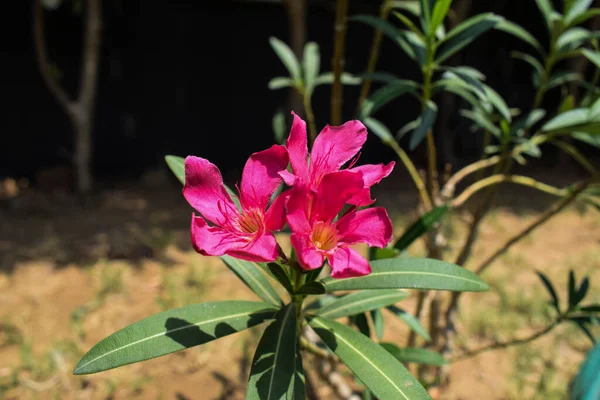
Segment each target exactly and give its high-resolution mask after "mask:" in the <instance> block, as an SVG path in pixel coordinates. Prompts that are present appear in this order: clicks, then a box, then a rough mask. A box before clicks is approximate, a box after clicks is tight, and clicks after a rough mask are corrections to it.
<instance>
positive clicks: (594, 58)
mask: <svg viewBox="0 0 600 400" xmlns="http://www.w3.org/2000/svg"><path fill="white" fill-rule="evenodd" d="M581 53H582V54H583V55H584V56H585V57H586V58H587V59H588V60H590V61H591V62H593V63H594V65H596V68H600V53H599V52H597V51H592V50H589V49H582V50H581Z"/></svg>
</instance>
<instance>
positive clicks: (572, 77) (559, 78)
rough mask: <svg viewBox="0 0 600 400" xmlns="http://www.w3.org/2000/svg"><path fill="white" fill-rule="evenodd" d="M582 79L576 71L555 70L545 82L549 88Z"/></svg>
mask: <svg viewBox="0 0 600 400" xmlns="http://www.w3.org/2000/svg"><path fill="white" fill-rule="evenodd" d="M582 79H583V76H582V75H581V74H579V73H576V72H557V73H556V74H554V75H552V77H551V78H550V80H549V81H548V83H547V84H546V89H547V90H550V89H553V88H555V87H558V86H560V85H564V84H566V83H571V82H579V81H581V80H582Z"/></svg>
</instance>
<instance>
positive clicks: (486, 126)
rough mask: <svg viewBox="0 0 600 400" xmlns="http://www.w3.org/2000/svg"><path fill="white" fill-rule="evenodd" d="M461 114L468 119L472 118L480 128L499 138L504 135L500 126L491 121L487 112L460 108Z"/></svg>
mask: <svg viewBox="0 0 600 400" xmlns="http://www.w3.org/2000/svg"><path fill="white" fill-rule="evenodd" d="M459 114H460V115H461V116H463V117H465V118H467V119H470V120H471V121H473V122H474V123H475V125H477V126H478V127H479V128H481V129H483V130H485V131H488V132H490V133H492V134H493V135H494V136H496V137H497V138H500V137H501V136H502V131H501V130H500V128H499V127H497V126H496V125H494V123H493V122H492V121H490V119H489V118H488V116H487V115H486V114H485V113H482V112H478V111H477V110H473V111H470V110H460V111H459Z"/></svg>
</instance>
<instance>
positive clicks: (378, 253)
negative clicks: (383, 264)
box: [369, 247, 400, 261]
mask: <svg viewBox="0 0 600 400" xmlns="http://www.w3.org/2000/svg"><path fill="white" fill-rule="evenodd" d="M369 251H370V252H371V253H370V254H371V256H370V257H369V260H371V261H375V260H383V259H385V258H394V257H396V256H397V255H398V254H400V251H399V250H397V249H395V248H393V247H384V248H382V249H380V248H379V247H371V248H369Z"/></svg>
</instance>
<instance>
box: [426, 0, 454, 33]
mask: <svg viewBox="0 0 600 400" xmlns="http://www.w3.org/2000/svg"><path fill="white" fill-rule="evenodd" d="M451 4H452V0H436V1H435V5H434V6H433V14H432V16H431V26H430V27H429V30H430V31H433V32H435V31H436V30H437V28H438V27H439V26H440V25H441V24H442V23H443V22H444V18H446V14H448V10H449V9H450V5H451Z"/></svg>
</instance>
